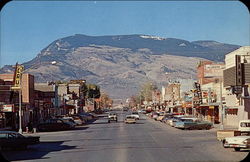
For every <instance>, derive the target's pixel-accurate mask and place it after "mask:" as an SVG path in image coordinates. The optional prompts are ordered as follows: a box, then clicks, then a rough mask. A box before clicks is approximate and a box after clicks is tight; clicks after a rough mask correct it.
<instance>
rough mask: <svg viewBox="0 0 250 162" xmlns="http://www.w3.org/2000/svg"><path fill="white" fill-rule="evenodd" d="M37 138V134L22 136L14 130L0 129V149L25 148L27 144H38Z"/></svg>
mask: <svg viewBox="0 0 250 162" xmlns="http://www.w3.org/2000/svg"><path fill="white" fill-rule="evenodd" d="M39 139H40V137H39V136H37V137H32V136H23V135H21V134H20V133H18V132H14V131H0V150H1V149H4V148H15V149H26V148H27V146H28V145H34V144H38V143H39V142H40V141H39Z"/></svg>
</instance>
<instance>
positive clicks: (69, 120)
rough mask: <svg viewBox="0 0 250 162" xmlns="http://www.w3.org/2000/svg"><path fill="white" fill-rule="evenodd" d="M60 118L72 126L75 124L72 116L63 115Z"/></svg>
mask: <svg viewBox="0 0 250 162" xmlns="http://www.w3.org/2000/svg"><path fill="white" fill-rule="evenodd" d="M60 119H61V120H63V121H64V122H65V123H68V124H70V125H71V126H72V127H75V126H76V125H77V124H76V122H75V121H74V119H73V118H72V117H63V118H60Z"/></svg>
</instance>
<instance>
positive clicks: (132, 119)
mask: <svg viewBox="0 0 250 162" xmlns="http://www.w3.org/2000/svg"><path fill="white" fill-rule="evenodd" d="M124 122H125V123H126V124H131V123H133V124H135V123H136V118H135V117H134V116H132V115H127V116H126V118H125V120H124Z"/></svg>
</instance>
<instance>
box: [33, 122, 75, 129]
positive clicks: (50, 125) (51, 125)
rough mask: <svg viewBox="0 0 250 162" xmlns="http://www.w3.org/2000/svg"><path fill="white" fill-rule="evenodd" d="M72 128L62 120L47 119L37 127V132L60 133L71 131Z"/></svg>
mask: <svg viewBox="0 0 250 162" xmlns="http://www.w3.org/2000/svg"><path fill="white" fill-rule="evenodd" d="M72 128H74V126H72V125H71V124H69V123H67V122H65V121H63V120H62V119H49V120H46V121H45V122H43V123H40V124H38V125H37V129H38V131H41V132H42V131H60V130H68V129H72Z"/></svg>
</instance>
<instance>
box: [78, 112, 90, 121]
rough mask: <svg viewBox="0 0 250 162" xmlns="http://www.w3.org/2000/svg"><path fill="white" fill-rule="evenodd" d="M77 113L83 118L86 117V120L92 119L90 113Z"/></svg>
mask: <svg viewBox="0 0 250 162" xmlns="http://www.w3.org/2000/svg"><path fill="white" fill-rule="evenodd" d="M79 115H80V116H82V117H83V118H86V119H87V121H90V120H92V119H93V116H92V115H90V114H89V113H81V114H79Z"/></svg>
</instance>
